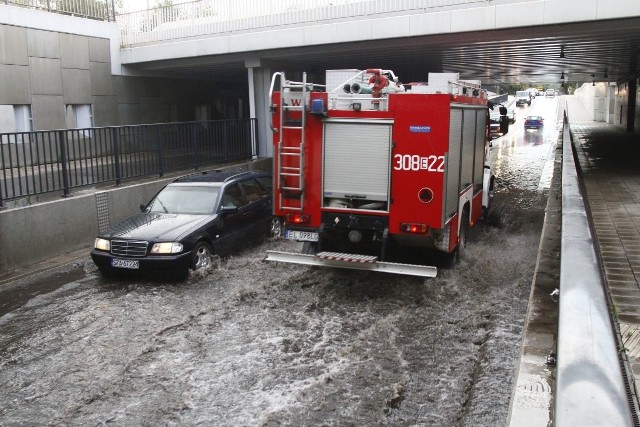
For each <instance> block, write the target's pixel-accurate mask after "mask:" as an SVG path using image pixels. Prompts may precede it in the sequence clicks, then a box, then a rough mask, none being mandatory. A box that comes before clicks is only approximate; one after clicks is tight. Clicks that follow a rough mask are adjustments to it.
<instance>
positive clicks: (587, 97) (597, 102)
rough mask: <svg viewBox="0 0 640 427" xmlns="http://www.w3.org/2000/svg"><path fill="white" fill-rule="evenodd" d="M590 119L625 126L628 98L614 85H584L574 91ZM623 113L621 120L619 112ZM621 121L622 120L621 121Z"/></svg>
mask: <svg viewBox="0 0 640 427" xmlns="http://www.w3.org/2000/svg"><path fill="white" fill-rule="evenodd" d="M575 95H576V97H577V98H578V99H579V100H580V102H581V103H582V105H583V106H584V107H585V110H586V111H588V112H589V114H590V118H591V119H592V120H594V121H596V122H605V123H610V124H614V125H617V126H626V122H627V119H626V112H627V103H628V102H629V101H628V99H629V98H628V96H627V95H626V92H624V91H621V90H620V88H618V87H617V86H616V85H615V83H602V82H600V83H596V84H595V86H594V85H592V84H591V83H584V84H583V85H582V86H581V87H579V88H577V89H576V91H575ZM621 111H622V112H623V117H622V118H621V115H620V112H621ZM621 119H622V120H621Z"/></svg>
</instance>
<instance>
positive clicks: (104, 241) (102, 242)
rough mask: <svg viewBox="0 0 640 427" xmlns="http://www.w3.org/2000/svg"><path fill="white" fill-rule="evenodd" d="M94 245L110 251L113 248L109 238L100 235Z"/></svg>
mask: <svg viewBox="0 0 640 427" xmlns="http://www.w3.org/2000/svg"><path fill="white" fill-rule="evenodd" d="M93 247H94V248H96V249H97V250H99V251H109V250H111V242H110V241H109V240H107V239H101V238H100V237H98V238H96V241H95V243H94V244H93Z"/></svg>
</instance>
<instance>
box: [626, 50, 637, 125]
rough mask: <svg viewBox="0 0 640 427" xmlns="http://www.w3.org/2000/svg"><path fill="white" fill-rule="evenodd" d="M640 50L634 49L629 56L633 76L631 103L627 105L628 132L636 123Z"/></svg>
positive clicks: (630, 92) (631, 80)
mask: <svg viewBox="0 0 640 427" xmlns="http://www.w3.org/2000/svg"><path fill="white" fill-rule="evenodd" d="M637 69H638V50H637V49H633V54H632V55H631V58H629V71H630V72H631V75H632V77H631V78H630V79H629V92H628V96H629V104H628V106H627V132H633V131H634V129H635V123H636V99H637V94H636V92H637V89H638V77H637V72H638V71H637Z"/></svg>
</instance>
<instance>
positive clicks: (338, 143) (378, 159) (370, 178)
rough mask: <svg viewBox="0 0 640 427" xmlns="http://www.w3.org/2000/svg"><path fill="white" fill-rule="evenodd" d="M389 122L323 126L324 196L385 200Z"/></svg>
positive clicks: (388, 162)
mask: <svg viewBox="0 0 640 427" xmlns="http://www.w3.org/2000/svg"><path fill="white" fill-rule="evenodd" d="M392 124H393V122H392V121H389V120H376V121H373V120H358V121H349V120H336V121H327V122H325V126H324V154H323V155H324V169H323V183H324V187H323V188H324V190H323V192H324V197H331V198H345V199H362V200H375V201H384V202H386V201H388V198H389V165H390V164H391V163H390V161H389V159H390V156H391V133H392Z"/></svg>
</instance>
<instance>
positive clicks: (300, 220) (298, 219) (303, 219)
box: [284, 214, 309, 224]
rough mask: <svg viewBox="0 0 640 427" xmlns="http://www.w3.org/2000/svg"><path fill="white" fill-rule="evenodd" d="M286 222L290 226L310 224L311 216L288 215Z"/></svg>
mask: <svg viewBox="0 0 640 427" xmlns="http://www.w3.org/2000/svg"><path fill="white" fill-rule="evenodd" d="M284 220H285V221H286V222H288V223H289V224H308V223H309V215H303V214H288V215H286V216H285V217H284Z"/></svg>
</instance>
